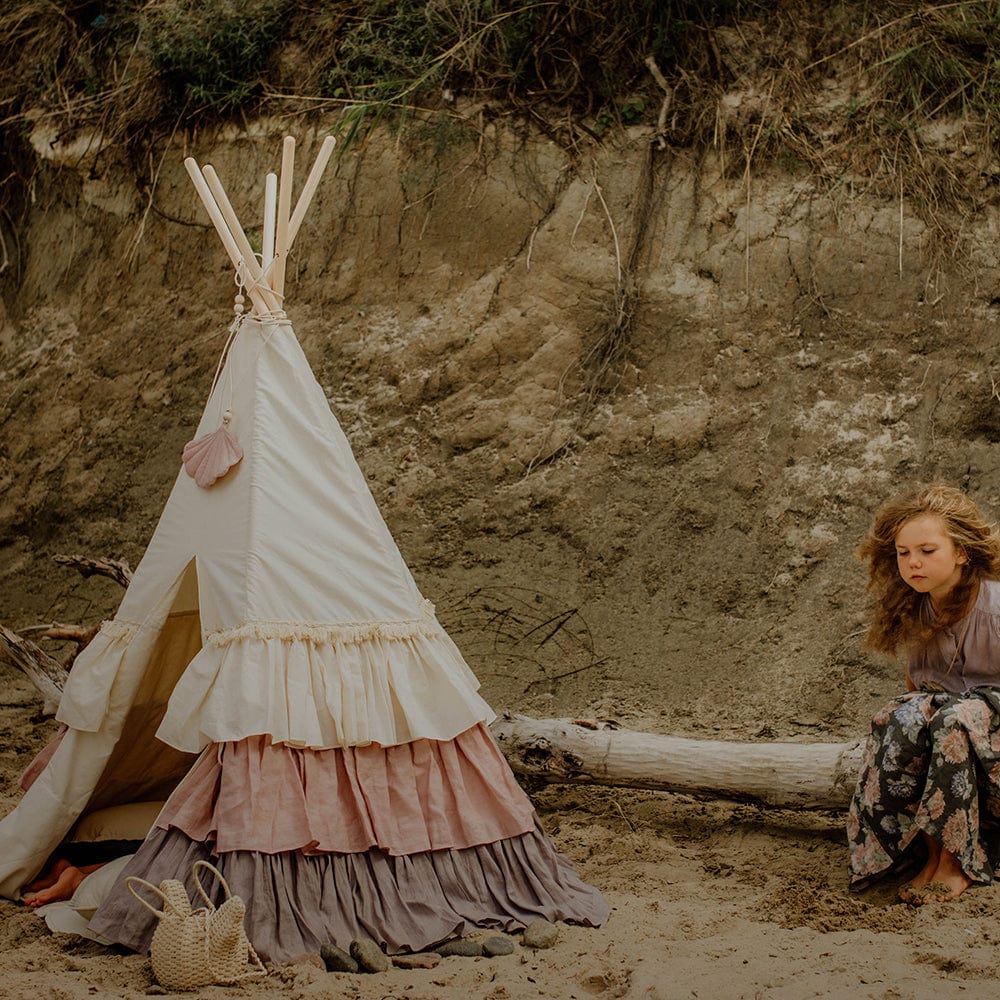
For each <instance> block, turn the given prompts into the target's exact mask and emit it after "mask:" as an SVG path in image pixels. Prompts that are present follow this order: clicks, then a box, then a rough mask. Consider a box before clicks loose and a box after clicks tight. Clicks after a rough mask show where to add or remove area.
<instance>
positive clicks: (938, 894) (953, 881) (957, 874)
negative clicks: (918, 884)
mask: <svg viewBox="0 0 1000 1000" xmlns="http://www.w3.org/2000/svg"><path fill="white" fill-rule="evenodd" d="M970 885H972V879H971V878H969V876H968V875H966V874H965V872H964V871H962V866H961V865H960V864H959V861H958V858H956V857H955V855H954V854H952V853H951V851H945V850H942V851H941V860H940V861H939V862H938V867H937V871H936V872H934V878H933V879H932V880H931V881H930V882H928V883H927V885H925V886H924V887H923V889H922V890H920V893H919V895H920V897H921V902H924V903H931V902H933V903H947V902H948V901H949V900H952V899H958V897H959V896H961V895H962V893H963V892H965V890H966V889H968V888H969V886H970Z"/></svg>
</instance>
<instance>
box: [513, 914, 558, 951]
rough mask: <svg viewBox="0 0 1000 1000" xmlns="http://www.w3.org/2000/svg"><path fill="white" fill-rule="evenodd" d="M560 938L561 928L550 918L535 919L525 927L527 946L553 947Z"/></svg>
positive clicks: (525, 945) (522, 940)
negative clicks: (551, 921) (549, 919)
mask: <svg viewBox="0 0 1000 1000" xmlns="http://www.w3.org/2000/svg"><path fill="white" fill-rule="evenodd" d="M558 940H559V928H558V927H557V926H556V925H555V924H553V923H550V922H549V921H548V920H533V921H532V922H531V923H530V924H528V926H527V927H525V928H524V937H522V938H521V944H522V945H524V947H525V948H536V949H537V948H551V947H552V946H553V945H554V944H555V943H556V941H558Z"/></svg>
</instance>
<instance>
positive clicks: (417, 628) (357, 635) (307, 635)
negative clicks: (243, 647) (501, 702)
mask: <svg viewBox="0 0 1000 1000" xmlns="http://www.w3.org/2000/svg"><path fill="white" fill-rule="evenodd" d="M424 613H425V614H424V617H422V618H410V619H403V620H397V621H388V622H349V623H346V622H345V623H343V624H330V625H319V624H314V623H311V622H287V621H263V620H255V621H245V622H242V623H241V624H239V625H237V626H236V628H225V629H216V631H214V632H209V633H208V635H207V636H206V637H205V645H207V646H216V647H218V646H228V645H229V644H230V643H233V642H239V641H240V640H242V639H256V640H264V639H280V640H282V641H283V642H309V643H312V644H313V645H317V646H321V645H348V644H351V643H361V642H369V641H371V640H373V639H384V640H396V641H398V640H405V639H416V638H420V637H422V638H427V639H435V638H440V637H441V636H442V635H443V634H444V629H442V628H441V626H440V624H439V623H438V621H437V619H436V618H435V617H434V605H433V604H431V602H430V601H425V602H424Z"/></svg>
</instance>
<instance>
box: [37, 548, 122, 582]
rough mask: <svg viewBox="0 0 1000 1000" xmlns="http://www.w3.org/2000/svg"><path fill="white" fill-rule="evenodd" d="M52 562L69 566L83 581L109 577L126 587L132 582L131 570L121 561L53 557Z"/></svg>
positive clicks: (82, 557)
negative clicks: (90, 578)
mask: <svg viewBox="0 0 1000 1000" xmlns="http://www.w3.org/2000/svg"><path fill="white" fill-rule="evenodd" d="M52 561H53V562H57V563H59V565H60V566H70V567H72V568H73V569H75V570H76V571H77V572H78V573H79V574H80V575H81V576H82V577H83V578H84V579H87V578H88V577H91V576H109V577H111V579H112V580H114V581H115V583H120V584H121V585H122V586H123V587H127V586H128V585H129V584H130V583H131V582H132V569H131V567H130V566H129V564H128V563H127V562H124V561H122V560H121V559H90V558H88V557H87V556H61V555H60V556H53V557H52Z"/></svg>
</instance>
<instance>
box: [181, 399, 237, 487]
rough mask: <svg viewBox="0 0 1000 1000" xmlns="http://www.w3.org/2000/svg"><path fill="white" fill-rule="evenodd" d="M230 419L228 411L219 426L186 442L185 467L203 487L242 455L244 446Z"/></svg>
mask: <svg viewBox="0 0 1000 1000" xmlns="http://www.w3.org/2000/svg"><path fill="white" fill-rule="evenodd" d="M228 423H229V414H228V413H227V414H226V416H225V417H223V422H222V425H221V426H220V427H219V428H218V429H217V430H214V431H211V432H210V433H208V434H203V435H202V436H201V437H200V438H197V439H196V440H194V441H188V443H187V444H186V445H184V452H183V454H182V456H181V458H182V459H183V461H184V468H185V470H186V471H187V474H188V475H189V476H190V477H191V478H192V479H193V480H194V481H195V482H196V483H197V484H198V485H199V486H200V487H201V488H202V489H203V490H207V489H208V488H209V486H211V485H212V484H213V483H215V482H217V481H218V480H220V479H221V478H222V477H223V476H224V475H225V474H226V473H227V472H228V471H229V470H230V469H231V468H232V467H233V466H234V465H236V464H238V463H239V461H240V460H241V459H242V458H243V449H242V448H241V447H240V443H239V441H237V440H236V437H235V436H234V435H233V434H232V433H231V432H230V430H229V428H228V427H227V426H226V425H227V424H228Z"/></svg>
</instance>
